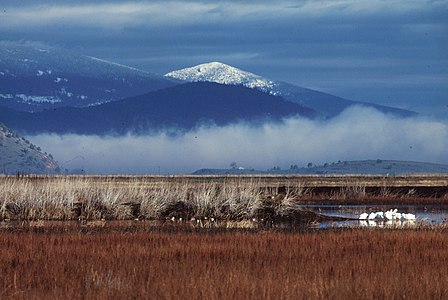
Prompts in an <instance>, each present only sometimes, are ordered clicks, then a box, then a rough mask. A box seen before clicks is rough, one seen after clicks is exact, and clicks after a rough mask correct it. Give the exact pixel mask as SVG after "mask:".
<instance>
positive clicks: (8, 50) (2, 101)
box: [0, 41, 177, 111]
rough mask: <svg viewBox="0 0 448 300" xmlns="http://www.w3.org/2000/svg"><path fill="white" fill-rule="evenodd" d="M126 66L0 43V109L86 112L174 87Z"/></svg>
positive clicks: (46, 48)
mask: <svg viewBox="0 0 448 300" xmlns="http://www.w3.org/2000/svg"><path fill="white" fill-rule="evenodd" d="M176 84H177V82H175V81H173V80H170V79H168V78H164V77H162V76H158V75H154V74H151V73H148V72H145V71H141V70H138V69H135V68H132V67H128V66H124V65H120V64H117V63H113V62H108V61H105V60H102V59H98V58H94V57H90V56H85V55H81V54H78V53H76V52H73V51H69V50H65V49H61V48H55V47H50V46H47V45H43V44H40V43H32V42H7V41H3V42H0V105H3V106H7V107H10V108H14V109H18V110H24V111H39V110H43V109H46V108H53V107H61V106H74V107H86V106H90V105H94V104H97V103H104V102H110V101H115V100H119V99H122V98H126V97H130V96H136V95H140V94H144V93H147V92H150V91H153V90H158V89H161V88H165V87H169V86H173V85H176Z"/></svg>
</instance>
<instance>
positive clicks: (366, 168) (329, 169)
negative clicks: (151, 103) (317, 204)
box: [193, 159, 448, 175]
mask: <svg viewBox="0 0 448 300" xmlns="http://www.w3.org/2000/svg"><path fill="white" fill-rule="evenodd" d="M447 173H448V165H442V164H433V163H425V162H412V161H397V160H380V159H377V160H363V161H343V162H337V163H331V164H325V165H320V166H312V165H310V167H306V168H305V167H297V166H291V168H289V169H285V170H282V169H278V168H273V169H270V170H266V171H261V170H254V169H244V168H234V169H201V170H197V171H196V172H194V173H193V174H196V175H201V174H202V175H211V174H215V175H222V174H248V175H249V174H304V175H306V174H384V175H386V174H389V175H399V174H447Z"/></svg>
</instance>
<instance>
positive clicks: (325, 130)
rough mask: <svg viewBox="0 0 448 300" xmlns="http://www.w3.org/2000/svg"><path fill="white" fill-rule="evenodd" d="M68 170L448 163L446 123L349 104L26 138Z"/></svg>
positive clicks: (188, 170)
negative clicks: (277, 115)
mask: <svg viewBox="0 0 448 300" xmlns="http://www.w3.org/2000/svg"><path fill="white" fill-rule="evenodd" d="M27 138H28V139H29V140H30V141H32V142H33V143H35V144H37V145H40V146H41V147H42V148H43V149H46V150H47V151H51V153H53V155H54V157H55V159H56V160H58V161H59V163H60V164H61V165H62V166H63V167H65V168H67V169H69V170H73V169H83V170H85V171H86V172H88V173H98V174H101V173H128V174H138V173H155V174H157V173H159V172H160V173H162V174H165V173H191V172H193V171H195V170H197V169H200V168H228V167H229V164H230V163H232V162H236V163H237V164H238V165H240V166H243V167H246V168H255V169H259V170H265V169H268V168H271V167H273V166H280V167H282V168H289V166H290V165H292V164H297V165H299V166H305V165H306V164H307V163H309V162H313V163H314V164H323V163H325V162H334V161H338V160H363V159H376V158H380V159H394V160H410V161H426V162H434V163H442V164H446V163H448V156H447V149H448V123H446V122H443V121H433V120H427V119H424V118H418V117H412V118H397V117H396V116H390V115H386V114H383V113H381V112H378V111H377V110H374V109H372V108H365V107H352V108H349V109H347V110H345V111H344V112H343V113H342V114H340V115H339V116H338V117H336V118H333V119H330V120H326V121H317V120H309V119H305V118H288V119H285V120H284V121H283V122H280V123H264V124H263V125H260V124H258V125H257V126H255V125H251V124H249V123H236V124H231V125H227V126H223V127H218V126H202V127H199V128H196V129H194V130H191V131H188V132H186V133H179V134H177V135H173V134H172V133H171V134H169V133H167V132H166V131H161V132H158V133H157V134H155V133H148V134H144V135H132V134H127V135H122V136H97V135H75V134H65V135H57V134H41V135H34V136H28V137H27Z"/></svg>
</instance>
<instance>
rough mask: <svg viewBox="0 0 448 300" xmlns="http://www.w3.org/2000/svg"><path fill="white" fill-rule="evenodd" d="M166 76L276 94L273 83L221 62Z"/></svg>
mask: <svg viewBox="0 0 448 300" xmlns="http://www.w3.org/2000/svg"><path fill="white" fill-rule="evenodd" d="M165 76H166V77H169V78H174V79H178V80H182V81H188V82H198V81H204V82H216V83H220V84H227V85H244V86H245V87H248V88H257V89H259V90H262V91H264V92H269V93H271V94H275V93H276V89H275V88H274V82H273V81H271V80H268V79H265V78H263V77H261V76H258V75H255V74H253V73H250V72H246V71H243V70H240V69H237V68H235V67H232V66H229V65H226V64H223V63H220V62H211V63H206V64H201V65H197V66H195V67H191V68H186V69H182V70H178V71H173V72H170V73H167V74H166V75H165Z"/></svg>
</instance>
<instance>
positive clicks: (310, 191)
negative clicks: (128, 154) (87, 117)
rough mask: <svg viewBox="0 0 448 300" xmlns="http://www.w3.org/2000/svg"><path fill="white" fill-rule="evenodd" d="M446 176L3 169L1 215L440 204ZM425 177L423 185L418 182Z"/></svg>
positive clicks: (251, 212)
mask: <svg viewBox="0 0 448 300" xmlns="http://www.w3.org/2000/svg"><path fill="white" fill-rule="evenodd" d="M447 178H448V177H447V176H442V175H440V176H435V175H431V176H430V175H426V176H419V177H417V176H409V177H399V178H394V177H387V178H386V177H379V176H339V177H336V176H321V177H316V176H263V177H260V176H253V177H248V176H221V177H218V176H54V177H49V176H17V177H13V176H0V219H2V220H5V219H11V220H14V219H15V220H17V219H20V220H78V219H80V220H101V219H107V220H126V219H135V218H139V219H167V218H171V217H172V216H176V217H183V218H184V219H185V218H192V217H195V218H204V217H214V218H219V219H221V220H242V219H251V218H253V217H259V216H260V212H261V211H264V212H266V211H271V213H272V214H276V215H280V216H284V215H287V214H290V213H291V212H292V211H293V210H294V207H295V206H296V204H306V203H322V204H323V203H338V204H344V203H352V204H354V203H362V204H366V203H375V204H380V203H413V204H416V203H425V204H430V203H435V204H443V203H446V201H447V199H448V184H447V183H446V182H445V180H446V179H447ZM406 180H407V181H406ZM429 181H430V183H428V182H429ZM406 182H407V185H406V184H405V183H406ZM425 182H426V183H427V185H426V186H424V185H422V184H423V183H425ZM438 184H439V185H438ZM440 184H442V185H440ZM443 184H445V185H443Z"/></svg>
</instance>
